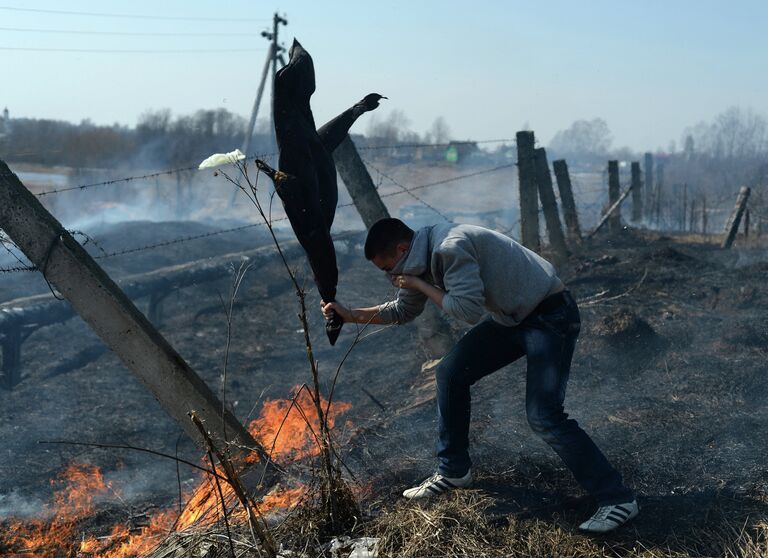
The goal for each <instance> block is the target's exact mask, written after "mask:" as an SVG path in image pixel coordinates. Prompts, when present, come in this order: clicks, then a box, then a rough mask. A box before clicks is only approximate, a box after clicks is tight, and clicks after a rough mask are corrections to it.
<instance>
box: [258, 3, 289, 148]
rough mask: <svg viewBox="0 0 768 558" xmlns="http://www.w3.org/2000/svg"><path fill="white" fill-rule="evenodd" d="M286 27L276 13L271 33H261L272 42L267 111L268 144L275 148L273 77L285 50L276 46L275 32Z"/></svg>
mask: <svg viewBox="0 0 768 558" xmlns="http://www.w3.org/2000/svg"><path fill="white" fill-rule="evenodd" d="M281 23H282V24H283V25H288V20H287V19H285V18H283V17H280V16H279V15H278V14H277V12H275V15H274V16H273V17H272V32H271V33H270V32H269V31H262V32H261V36H262V37H264V38H266V39H269V40H271V41H272V96H271V98H272V103H271V104H272V107H271V109H270V111H269V137H270V144H271V145H273V146H275V147H277V142H276V141H275V114H274V105H275V76H276V75H277V62H278V60H280V61H281V62H282V63H283V65H285V61H284V60H283V57H282V54H281V52H282V51H283V50H285V49H284V48H283V47H281V46H280V45H279V44H277V31H278V29H279V28H280V24H281ZM275 150H276V149H273V150H272V151H275Z"/></svg>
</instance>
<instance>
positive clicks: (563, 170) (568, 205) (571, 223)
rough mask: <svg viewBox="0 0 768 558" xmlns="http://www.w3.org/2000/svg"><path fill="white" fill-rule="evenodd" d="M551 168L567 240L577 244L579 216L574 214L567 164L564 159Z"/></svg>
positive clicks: (579, 238) (553, 164)
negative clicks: (553, 173)
mask: <svg viewBox="0 0 768 558" xmlns="http://www.w3.org/2000/svg"><path fill="white" fill-rule="evenodd" d="M552 166H553V167H554V168H555V178H556V179H557V189H558V190H560V203H562V205H563V218H564V219H565V228H566V231H567V235H568V240H569V242H571V243H572V244H574V243H575V244H578V243H580V242H581V228H580V227H579V216H578V213H576V202H575V201H574V198H573V188H572V187H571V176H570V174H569V173H568V164H567V163H566V162H565V160H564V159H559V160H557V161H555V162H554V163H552Z"/></svg>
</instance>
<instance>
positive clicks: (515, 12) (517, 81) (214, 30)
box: [0, 0, 768, 150]
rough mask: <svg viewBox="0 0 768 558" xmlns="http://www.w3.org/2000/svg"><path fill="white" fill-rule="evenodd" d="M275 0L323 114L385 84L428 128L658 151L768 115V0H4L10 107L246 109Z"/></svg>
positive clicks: (417, 123)
mask: <svg viewBox="0 0 768 558" xmlns="http://www.w3.org/2000/svg"><path fill="white" fill-rule="evenodd" d="M8 8H15V9H8ZM19 8H23V9H24V10H41V11H20V10H19ZM44 10H66V11H69V12H83V13H80V14H63V13H58V14H57V13H46V12H45V11H44ZM275 10H278V11H279V12H280V13H281V14H284V15H285V17H286V18H287V20H288V26H287V27H284V28H281V31H280V32H281V37H282V38H283V39H284V41H285V43H286V46H288V45H289V44H290V40H291V39H292V38H293V37H294V36H295V37H297V38H298V39H299V40H300V41H301V42H302V43H303V44H304V46H305V47H306V48H307V50H309V52H310V53H311V54H312V56H313V58H314V60H315V68H316V72H317V92H316V93H315V96H314V97H313V109H314V111H315V116H316V119H317V120H318V122H321V121H325V120H327V119H328V118H330V117H331V116H333V115H334V114H336V113H337V112H339V111H340V110H342V109H344V108H346V107H347V106H349V104H350V103H352V102H353V101H356V100H357V99H359V98H360V97H361V96H362V95H363V94H365V93H368V92H371V91H377V92H380V93H382V94H384V95H386V96H388V97H389V98H390V100H389V101H388V102H387V104H386V110H392V109H400V110H402V111H403V112H404V113H405V114H406V115H407V117H408V118H409V119H410V121H411V128H412V129H413V130H414V131H416V132H419V133H423V132H424V131H425V130H427V129H428V128H429V127H430V125H431V123H432V122H433V121H434V119H435V118H436V117H438V116H443V117H444V118H445V119H446V121H447V122H448V124H449V126H450V128H451V131H452V136H453V137H454V138H456V139H469V138H471V139H477V140H481V139H495V138H509V137H514V134H515V132H516V131H517V130H519V129H521V127H522V126H523V125H527V126H529V127H530V129H532V130H534V131H535V132H536V134H537V137H538V138H539V140H540V141H541V142H543V143H546V142H547V141H549V140H550V139H551V138H552V136H553V135H554V134H555V133H556V132H557V131H558V130H561V129H563V128H567V127H568V126H570V124H571V123H572V122H573V121H574V120H577V119H591V118H594V117H598V116H599V117H602V118H604V119H605V120H606V121H607V122H608V125H609V127H610V129H611V130H612V132H613V135H614V138H615V139H614V146H615V147H620V146H624V145H626V146H629V147H631V148H633V149H636V150H645V149H656V148H659V147H664V148H665V147H666V146H667V145H668V144H669V142H670V140H675V141H677V142H678V143H679V141H680V138H681V135H682V133H683V130H684V128H685V127H686V126H689V125H693V124H696V123H697V122H700V121H702V120H711V119H712V118H713V117H714V116H715V115H716V114H718V113H719V112H721V111H723V110H725V109H726V108H727V107H729V106H731V105H740V106H742V107H745V108H752V109H754V110H756V111H758V112H760V113H764V114H765V113H766V112H768V95H766V92H767V91H768V72H767V71H766V62H765V56H766V52H768V49H767V48H766V47H767V46H768V44H766V43H768V39H767V38H766V37H767V36H768V35H766V33H765V29H766V26H768V2H764V1H736V2H734V1H730V2H725V1H719V2H716V1H707V0H696V1H693V0H674V1H671V0H665V1H660V0H658V1H657V0H644V1H642V2H640V1H636V2H629V1H616V0H613V1H607V0H606V1H602V0H582V1H579V2H576V1H565V0H564V1H549V2H530V1H520V2H518V1H511V0H508V1H501V0H499V1H491V0H474V1H467V0H465V1H457V0H420V1H419V0H410V1H386V0H377V1H367V0H356V1H352V0H348V1H344V2H342V1H340V0H339V1H331V0H323V1H320V0H273V2H261V1H245V0H229V1H227V2H214V1H212V0H207V1H206V0H184V1H181V0H162V1H160V0H153V1H149V0H131V2H127V1H111V2H105V1H103V0H102V1H99V2H96V1H95V0H68V1H67V2H66V3H64V2H60V1H55V0H27V1H24V2H21V1H19V0H6V1H3V0H0V68H2V71H3V78H2V86H0V108H2V107H3V106H7V107H8V109H9V110H10V111H11V116H14V117H33V118H56V119H63V120H69V121H73V122H79V121H80V120H82V119H85V118H90V119H91V120H92V121H94V122H96V123H104V124H111V123H114V122H119V123H121V124H127V125H131V126H133V125H135V124H136V121H137V118H138V116H139V115H140V114H141V113H142V112H144V111H145V110H147V109H160V108H166V107H167V108H170V109H171V110H172V111H173V113H174V114H177V115H178V114H185V113H190V112H192V111H194V110H197V109H199V108H217V107H225V108H227V109H228V110H230V111H233V112H235V113H238V114H241V115H243V116H248V114H249V113H250V109H251V105H252V103H253V98H254V96H255V92H256V88H257V85H258V81H259V76H260V73H261V68H262V65H263V62H264V57H265V56H266V45H267V42H266V40H265V39H263V38H262V37H260V36H259V33H260V32H261V31H262V30H264V29H266V28H267V27H268V26H270V25H271V17H272V14H273V13H274V12H275ZM86 13H102V14H122V15H139V16H151V17H137V18H133V17H101V16H95V15H86ZM177 18H189V19H177ZM196 18H197V19H196ZM257 20H258V21H257ZM43 29H45V30H56V31H67V33H63V32H57V33H50V32H48V33H44V32H41V31H40V30H43ZM72 31H78V32H85V31H87V32H89V33H88V34H86V33H70V32H72ZM118 33H120V34H118ZM163 34H164V35H163ZM19 49H40V50H19ZM67 49H68V50H67ZM225 49H229V50H230V51H228V52H213V51H221V50H225ZM247 49H253V51H248V50H247ZM83 50H85V51H102V52H82V51H83ZM103 51H111V52H103ZM122 51H144V52H122ZM168 51H171V52H168ZM177 51H187V52H177ZM189 51H195V52H189ZM383 116H386V113H383ZM356 131H358V132H364V131H365V123H361V124H359V125H358V128H357V129H356Z"/></svg>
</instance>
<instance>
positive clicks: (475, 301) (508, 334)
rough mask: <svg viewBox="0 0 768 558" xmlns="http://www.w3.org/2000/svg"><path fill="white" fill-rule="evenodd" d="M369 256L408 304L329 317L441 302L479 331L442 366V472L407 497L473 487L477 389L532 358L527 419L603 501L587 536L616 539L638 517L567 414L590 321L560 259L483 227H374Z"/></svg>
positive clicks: (372, 315)
mask: <svg viewBox="0 0 768 558" xmlns="http://www.w3.org/2000/svg"><path fill="white" fill-rule="evenodd" d="M365 257H366V258H367V259H368V260H371V261H372V262H373V263H374V264H375V265H376V267H378V268H379V269H381V270H383V271H385V272H387V274H389V276H390V278H391V281H392V284H393V285H394V286H396V287H398V288H399V289H400V290H399V291H398V294H397V299H396V300H393V301H390V302H387V303H384V304H381V305H379V306H373V307H370V308H355V309H349V308H347V307H345V306H343V305H342V304H339V303H338V302H331V303H323V304H322V310H323V313H324V314H325V315H326V316H327V315H329V314H330V313H331V311H335V312H337V313H338V314H339V315H340V316H341V317H342V318H343V319H344V321H348V322H356V323H375V324H389V323H397V324H403V323H405V322H408V321H411V320H413V319H414V318H415V317H416V316H418V315H419V314H420V313H421V312H422V310H423V309H424V305H425V304H426V302H427V300H430V301H432V302H433V303H434V304H436V305H437V306H438V307H440V308H441V309H443V310H444V311H445V312H446V314H448V315H449V316H452V317H453V318H456V319H458V320H461V321H464V322H467V323H469V324H471V325H473V326H474V327H473V328H472V329H470V330H469V332H467V334H466V335H464V336H463V337H462V338H461V340H460V341H459V342H458V343H457V344H456V346H455V347H454V348H453V349H452V350H451V352H449V353H448V354H447V355H445V357H443V359H442V360H441V362H440V364H439V365H438V368H437V372H436V376H437V409H438V429H439V436H438V442H437V457H438V460H439V466H438V470H437V472H436V473H435V474H434V475H432V476H431V477H429V478H427V479H426V480H424V481H423V482H422V483H421V484H419V485H418V486H415V487H413V488H409V489H408V490H406V491H405V492H403V496H405V497H406V498H424V497H428V496H432V495H436V494H440V493H442V492H445V491H447V490H451V489H454V488H465V487H467V486H469V485H470V484H471V482H472V471H471V461H470V458H469V451H468V450H469V419H470V386H471V385H472V384H474V383H475V382H477V381H478V380H479V379H481V378H482V377H484V376H487V375H488V374H491V373H492V372H495V371H496V370H498V369H500V368H502V367H503V366H506V365H507V364H509V363H511V362H514V361H515V360H517V359H519V358H520V357H522V356H523V355H526V356H527V362H528V371H527V385H526V394H525V400H526V413H527V417H528V423H529V425H530V426H531V428H532V429H533V431H534V432H535V433H536V434H538V435H539V436H540V437H541V438H542V439H543V440H544V441H546V442H547V443H548V444H549V445H550V446H551V447H552V449H554V450H555V452H557V454H558V455H559V456H560V458H561V459H562V460H563V462H564V463H565V464H566V466H567V467H568V468H569V469H570V470H571V472H572V473H573V475H574V476H575V477H576V480H577V481H578V482H579V484H581V486H582V487H583V488H584V489H585V490H586V491H587V492H589V493H590V494H591V495H592V496H593V497H594V498H595V499H596V500H597V502H598V510H597V512H596V513H595V514H594V515H593V516H592V517H591V518H590V519H588V520H587V521H585V522H584V523H583V524H581V526H580V528H581V529H582V530H585V531H590V532H605V531H610V530H611V529H614V528H616V527H618V526H620V525H622V524H624V523H626V522H627V521H629V520H630V519H632V518H633V517H635V516H636V515H637V514H638V512H639V508H638V506H637V502H636V501H635V498H634V496H633V495H632V492H631V491H630V490H629V489H628V488H627V487H626V486H624V484H623V481H622V478H621V475H620V474H619V473H618V471H616V470H615V469H614V468H613V467H612V466H611V465H610V464H609V463H608V460H607V459H606V458H605V456H604V455H603V454H602V452H601V451H600V450H599V449H598V448H597V446H596V445H595V444H594V442H593V441H592V440H591V439H590V438H589V436H588V435H587V434H586V432H584V431H583V430H582V429H581V428H580V427H579V425H578V424H577V423H576V421H575V420H573V419H569V418H568V415H567V414H566V413H565V412H564V410H563V401H564V398H565V389H566V385H567V382H568V374H569V372H570V366H571V358H572V357H573V350H574V346H575V343H576V338H577V337H578V334H579V328H580V317H579V310H578V307H577V306H576V302H575V301H574V299H573V297H572V296H571V295H570V293H569V292H568V291H567V290H566V289H565V287H564V285H563V283H562V281H560V279H559V278H558V277H557V275H556V273H555V269H554V267H553V266H552V265H551V264H550V263H549V262H547V261H546V260H545V259H543V258H541V257H540V256H539V255H538V254H536V253H534V252H532V251H530V250H528V249H527V248H524V247H523V246H521V245H520V244H518V243H517V242H515V241H514V240H512V239H510V238H508V237H506V236H504V235H502V234H499V233H497V232H494V231H492V230H489V229H485V228H482V227H476V226H472V225H454V224H452V223H446V224H440V225H433V226H430V227H424V228H422V229H419V230H418V231H415V232H414V231H413V230H411V229H410V228H409V227H408V226H407V225H405V223H403V222H402V221H400V220H398V219H382V220H380V221H378V222H376V223H375V224H374V225H373V226H372V227H371V229H370V231H369V232H368V237H367V239H366V242H365Z"/></svg>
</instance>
